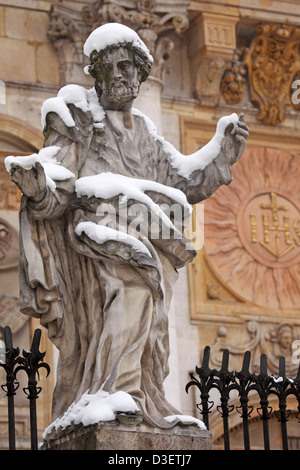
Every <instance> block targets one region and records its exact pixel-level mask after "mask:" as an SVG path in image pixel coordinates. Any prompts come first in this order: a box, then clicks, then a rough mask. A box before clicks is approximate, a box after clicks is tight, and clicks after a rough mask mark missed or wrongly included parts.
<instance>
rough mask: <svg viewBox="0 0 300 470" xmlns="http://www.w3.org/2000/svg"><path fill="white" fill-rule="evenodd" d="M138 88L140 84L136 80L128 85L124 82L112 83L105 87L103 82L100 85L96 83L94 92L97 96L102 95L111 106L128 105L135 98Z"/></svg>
mask: <svg viewBox="0 0 300 470" xmlns="http://www.w3.org/2000/svg"><path fill="white" fill-rule="evenodd" d="M139 87H140V83H139V81H137V80H136V81H134V82H133V83H130V84H128V82H127V81H126V80H121V81H118V82H113V83H112V84H110V85H106V84H105V83H104V82H103V83H101V84H100V83H99V82H98V83H97V86H96V91H97V93H98V95H99V96H100V94H102V93H103V95H105V97H106V99H107V101H109V102H110V103H112V104H123V103H128V102H129V101H132V100H134V99H135V98H136V97H137V95H138V92H139ZM99 92H100V93H99Z"/></svg>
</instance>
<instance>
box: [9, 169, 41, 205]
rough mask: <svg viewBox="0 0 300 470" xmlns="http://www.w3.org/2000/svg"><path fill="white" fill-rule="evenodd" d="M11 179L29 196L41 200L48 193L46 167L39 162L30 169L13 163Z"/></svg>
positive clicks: (37, 200)
mask: <svg viewBox="0 0 300 470" xmlns="http://www.w3.org/2000/svg"><path fill="white" fill-rule="evenodd" d="M10 179H11V180H12V181H13V182H14V183H15V184H16V185H17V186H18V188H19V189H20V191H21V192H22V193H23V194H24V195H25V196H27V197H29V198H31V199H33V200H34V201H36V202H39V201H41V200H42V199H43V197H44V196H45V194H46V190H47V188H46V176H45V172H44V168H43V167H42V165H41V164H40V163H38V162H36V164H35V166H32V167H30V168H29V169H27V168H24V167H23V166H21V165H18V164H16V163H13V164H12V165H11V169H10Z"/></svg>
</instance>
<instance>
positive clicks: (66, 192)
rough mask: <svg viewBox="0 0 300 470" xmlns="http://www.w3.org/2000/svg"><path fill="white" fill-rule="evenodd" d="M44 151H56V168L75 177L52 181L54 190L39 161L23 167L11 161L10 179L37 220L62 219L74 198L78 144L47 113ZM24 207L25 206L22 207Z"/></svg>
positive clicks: (55, 118)
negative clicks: (48, 149)
mask: <svg viewBox="0 0 300 470" xmlns="http://www.w3.org/2000/svg"><path fill="white" fill-rule="evenodd" d="M44 135H45V142H44V148H43V150H44V149H47V148H51V147H52V148H59V150H58V152H57V153H56V154H55V160H57V162H58V168H61V167H64V168H65V169H67V170H69V171H70V172H71V173H72V174H73V175H74V177H71V178H68V179H65V180H55V182H53V183H54V186H55V188H53V187H52V188H51V187H49V184H47V181H48V180H49V179H48V177H47V172H45V171H44V168H43V164H41V163H39V162H38V161H36V162H35V164H33V165H30V166H29V167H26V166H25V165H20V164H18V162H17V163H15V162H12V164H11V167H10V178H11V180H12V181H13V182H14V183H15V184H16V185H17V186H18V188H19V189H20V191H21V192H22V194H23V196H24V197H23V200H24V202H25V207H26V208H28V210H29V211H30V213H31V216H32V217H34V218H36V219H45V218H58V217H61V216H62V214H63V213H64V211H65V209H66V208H67V207H68V206H69V204H70V201H71V199H72V198H74V185H75V179H76V177H77V168H76V166H77V145H76V142H75V141H74V139H72V137H73V135H72V131H71V132H70V130H69V129H68V128H67V127H66V126H65V124H64V123H63V122H62V121H61V119H60V118H59V116H58V115H57V114H55V113H50V114H49V119H47V125H46V128H45V130H44ZM23 207H24V205H23Z"/></svg>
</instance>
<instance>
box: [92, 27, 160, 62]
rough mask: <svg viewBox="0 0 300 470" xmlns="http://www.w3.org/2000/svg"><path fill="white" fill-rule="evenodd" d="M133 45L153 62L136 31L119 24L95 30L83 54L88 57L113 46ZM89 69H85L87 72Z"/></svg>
mask: <svg viewBox="0 0 300 470" xmlns="http://www.w3.org/2000/svg"><path fill="white" fill-rule="evenodd" d="M126 42H127V43H131V44H132V45H133V46H134V47H136V48H137V49H140V50H141V51H142V52H143V53H144V54H145V55H146V56H147V57H148V59H149V60H150V61H151V62H153V57H152V56H151V54H150V52H149V50H148V48H147V46H146V45H145V43H144V42H143V41H142V40H141V38H140V37H139V36H138V35H137V33H136V32H135V31H133V30H132V29H131V28H128V26H125V25H122V24H119V23H107V24H104V25H102V26H100V27H99V28H97V29H95V30H94V31H93V32H92V33H91V34H90V35H89V37H88V38H87V40H86V42H85V44H84V47H83V52H84V53H85V55H87V56H88V57H89V56H90V55H91V53H92V52H93V51H97V52H99V51H101V50H103V49H105V48H106V47H108V46H111V45H113V44H122V43H126ZM86 70H87V69H86V68H85V71H86Z"/></svg>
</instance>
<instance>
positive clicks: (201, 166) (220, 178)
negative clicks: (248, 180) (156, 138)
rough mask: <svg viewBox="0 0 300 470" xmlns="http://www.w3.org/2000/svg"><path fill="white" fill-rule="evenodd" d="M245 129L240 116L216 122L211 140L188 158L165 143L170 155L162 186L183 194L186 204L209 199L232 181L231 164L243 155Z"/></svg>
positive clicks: (232, 116)
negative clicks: (165, 185)
mask: <svg viewBox="0 0 300 470" xmlns="http://www.w3.org/2000/svg"><path fill="white" fill-rule="evenodd" d="M248 135H249V129H248V126H247V125H246V123H245V122H244V116H243V114H241V115H240V116H237V115H236V114H233V115H231V116H226V117H223V118H221V119H220V120H219V122H218V125H217V130H216V133H215V135H214V137H213V138H212V139H211V140H210V141H209V142H208V144H207V145H205V146H204V147H202V148H201V149H200V150H198V151H197V152H195V153H194V154H192V155H187V156H185V155H182V154H181V153H179V152H177V151H174V149H172V147H171V146H170V147H169V149H170V150H169V152H168V144H167V145H164V147H165V151H167V152H168V153H169V155H170V159H169V168H168V176H167V181H165V184H167V185H169V186H173V187H176V188H178V189H180V190H181V191H183V192H184V193H185V195H186V196H187V199H188V202H189V203H190V204H195V203H197V202H200V201H202V200H204V199H207V198H208V197H210V196H211V195H212V194H213V193H214V191H216V190H217V189H218V188H219V187H220V186H222V185H224V184H225V185H228V184H229V183H230V182H231V181H232V165H233V164H234V163H236V162H237V161H238V160H239V158H240V157H241V155H242V154H243V152H244V150H245V148H246V144H247V139H248Z"/></svg>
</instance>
